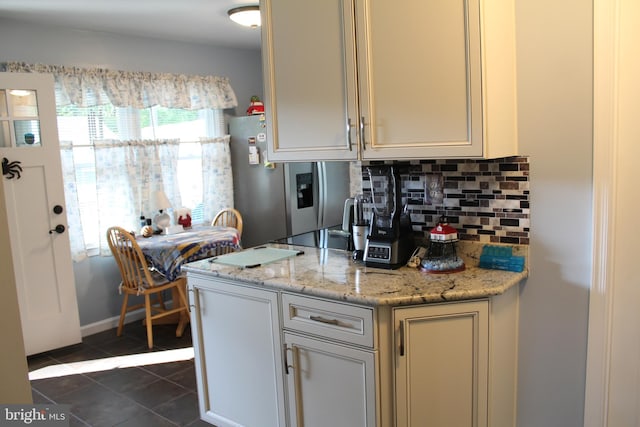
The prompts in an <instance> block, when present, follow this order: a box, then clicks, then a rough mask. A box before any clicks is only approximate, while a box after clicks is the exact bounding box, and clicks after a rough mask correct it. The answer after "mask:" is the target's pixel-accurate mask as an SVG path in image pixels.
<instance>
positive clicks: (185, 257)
mask: <svg viewBox="0 0 640 427" xmlns="http://www.w3.org/2000/svg"><path fill="white" fill-rule="evenodd" d="M136 241H137V243H138V246H140V250H141V251H142V253H143V255H144V256H145V258H146V260H147V262H148V263H149V266H150V267H151V268H152V269H153V270H155V271H157V272H158V273H160V274H161V275H163V276H164V277H165V278H166V279H167V280H170V281H173V280H176V279H177V278H178V277H180V276H181V275H182V266H183V265H184V264H186V263H189V262H192V261H198V260H201V259H205V258H210V257H214V256H218V255H222V254H226V253H230V252H235V251H239V250H241V249H242V247H241V245H240V233H239V232H238V230H236V229H235V228H232V227H221V226H205V225H200V226H194V227H191V228H189V229H185V230H184V231H181V232H178V233H175V234H154V235H152V236H150V237H143V236H136ZM185 294H186V289H185ZM172 299H173V304H180V298H179V295H178V292H177V290H176V289H175V288H174V290H173V292H172ZM159 320H160V321H156V322H154V323H158V324H160V323H177V324H178V327H177V330H176V336H178V337H180V336H182V333H183V331H184V328H185V326H186V325H187V323H189V316H188V315H186V314H185V313H184V312H181V313H180V316H179V317H172V316H167V317H165V318H162V319H159Z"/></svg>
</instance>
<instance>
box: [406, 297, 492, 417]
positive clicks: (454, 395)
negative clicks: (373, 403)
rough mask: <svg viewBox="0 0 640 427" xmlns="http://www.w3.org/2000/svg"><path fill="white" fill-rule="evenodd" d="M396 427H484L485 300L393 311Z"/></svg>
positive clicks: (486, 344)
mask: <svg viewBox="0 0 640 427" xmlns="http://www.w3.org/2000/svg"><path fill="white" fill-rule="evenodd" d="M394 325H395V331H396V339H395V341H396V345H397V348H396V351H395V359H396V365H395V366H396V379H395V382H396V416H397V426H398V427H409V426H411V427H421V426H429V427H470V426H473V427H486V426H487V381H488V377H487V375H488V339H489V329H488V328H489V322H488V302H487V301H473V302H462V303H455V304H442V305H433V306H429V305H426V306H420V307H409V308H401V309H396V310H394Z"/></svg>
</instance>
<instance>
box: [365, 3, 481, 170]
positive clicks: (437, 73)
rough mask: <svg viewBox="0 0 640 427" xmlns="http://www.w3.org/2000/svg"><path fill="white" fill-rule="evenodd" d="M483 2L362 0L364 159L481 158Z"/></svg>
mask: <svg viewBox="0 0 640 427" xmlns="http://www.w3.org/2000/svg"><path fill="white" fill-rule="evenodd" d="M479 3H480V2H479V0H462V1H450V0H407V1H404V2H402V4H401V5H399V4H398V3H396V2H391V1H373V0H356V16H357V17H358V21H357V29H358V71H359V73H358V78H359V86H360V108H361V115H362V116H363V117H364V124H365V126H364V135H363V136H364V144H365V149H364V151H363V152H362V155H363V158H365V159H385V158H398V159H400V158H429V157H476V156H482V154H483V152H482V149H483V147H482V130H483V129H482V127H483V125H482V87H481V75H480V72H481V61H480V13H479V9H480V6H479Z"/></svg>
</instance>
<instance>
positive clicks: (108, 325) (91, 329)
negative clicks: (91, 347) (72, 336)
mask: <svg viewBox="0 0 640 427" xmlns="http://www.w3.org/2000/svg"><path fill="white" fill-rule="evenodd" d="M142 319H144V308H140V309H138V310H134V311H130V312H129V313H127V315H126V317H125V318H124V323H125V324H127V323H132V322H136V321H138V320H142ZM119 321H120V316H114V317H110V318H108V319H104V320H100V321H98V322H94V323H89V324H88V325H84V326H80V334H81V335H82V337H83V338H84V337H87V336H89V335H93V334H97V333H98V332H102V331H108V330H109V329H113V328H116V327H117V326H118V322H119Z"/></svg>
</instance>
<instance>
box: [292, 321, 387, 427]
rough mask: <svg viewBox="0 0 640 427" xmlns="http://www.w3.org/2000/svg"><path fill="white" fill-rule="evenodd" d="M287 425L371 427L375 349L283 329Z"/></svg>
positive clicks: (373, 424) (373, 419)
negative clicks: (363, 348)
mask: <svg viewBox="0 0 640 427" xmlns="http://www.w3.org/2000/svg"><path fill="white" fill-rule="evenodd" d="M284 340H285V345H286V346H287V352H288V353H289V354H288V357H287V361H288V368H287V375H286V377H287V392H288V397H289V417H290V422H291V423H290V425H291V426H292V427H294V426H295V427H303V426H304V427H327V426H345V427H347V426H348V427H375V426H376V415H375V414H376V412H375V405H376V400H375V382H376V381H375V368H374V367H375V353H374V352H372V351H364V350H361V349H356V348H353V347H348V346H344V345H339V344H334V343H330V342H327V341H323V340H319V339H315V338H310V337H305V336H303V335H297V334H291V333H285V334H284Z"/></svg>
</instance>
